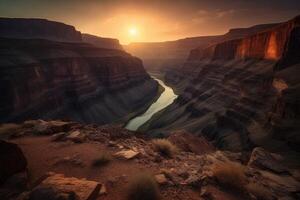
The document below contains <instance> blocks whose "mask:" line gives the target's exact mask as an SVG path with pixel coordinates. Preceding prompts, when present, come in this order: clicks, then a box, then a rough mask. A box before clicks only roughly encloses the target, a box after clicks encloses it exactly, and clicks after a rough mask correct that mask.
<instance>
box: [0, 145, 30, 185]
mask: <svg viewBox="0 0 300 200" xmlns="http://www.w3.org/2000/svg"><path fill="white" fill-rule="evenodd" d="M0 152H1V153H0V184H2V183H4V182H5V181H6V180H7V179H8V178H9V177H11V176H12V175H14V174H16V173H18V172H22V171H25V170H26V167H27V161H26V158H25V156H24V155H23V152H22V150H21V149H20V148H19V147H18V145H16V144H13V143H10V142H5V141H3V140H0Z"/></svg>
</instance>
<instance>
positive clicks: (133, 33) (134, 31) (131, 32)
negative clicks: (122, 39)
mask: <svg viewBox="0 0 300 200" xmlns="http://www.w3.org/2000/svg"><path fill="white" fill-rule="evenodd" d="M128 32H129V35H130V36H137V35H138V30H137V28H136V27H131V28H130V29H129V31H128Z"/></svg>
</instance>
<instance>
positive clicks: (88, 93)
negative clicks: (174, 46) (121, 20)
mask: <svg viewBox="0 0 300 200" xmlns="http://www.w3.org/2000/svg"><path fill="white" fill-rule="evenodd" d="M7 20H8V21H9V20H11V23H10V24H9V25H11V26H13V27H14V26H15V21H17V22H18V23H21V22H22V23H21V24H24V27H25V25H26V27H30V28H31V31H32V34H31V35H28V34H27V33H26V32H24V35H26V37H33V38H31V39H20V38H7V37H4V38H0V60H1V61H0V85H1V86H0V88H1V93H2V98H1V100H0V113H1V114H0V121H2V122H4V121H5V122H8V121H18V120H24V119H29V118H44V119H52V118H64V119H73V120H77V121H81V122H90V123H110V122H117V121H118V122H123V121H126V120H127V118H128V117H129V114H135V113H136V112H140V110H141V109H143V108H144V107H145V106H147V105H149V103H150V102H151V101H152V100H153V99H154V97H155V96H156V95H157V91H158V90H157V89H158V84H157V82H156V81H154V80H153V79H151V78H150V76H149V75H148V74H147V73H146V71H145V70H144V68H143V64H142V61H141V60H140V59H138V58H136V57H133V56H131V55H130V54H128V53H126V52H124V51H122V50H116V49H107V48H98V47H96V46H94V45H91V44H87V43H82V42H72V43H71V42H65V41H66V40H68V39H70V40H72V39H74V40H75V39H76V37H77V36H76V35H77V32H76V31H75V29H74V31H75V32H74V31H73V32H72V30H73V28H72V27H71V26H67V27H65V26H64V25H62V24H60V23H53V22H51V23H50V22H49V23H50V25H49V24H48V22H47V21H46V20H31V19H29V20H25V19H24V20H23V19H22V20H21V19H6V20H4V21H5V22H6V21H7ZM0 21H1V20H0ZM20 21H21V22H20ZM37 21H38V22H40V21H42V22H43V23H41V24H42V27H44V26H45V27H47V29H45V30H43V31H41V32H39V30H40V29H41V27H40V26H37V24H39V23H37ZM45 21H46V24H45ZM26 22H27V24H26ZM33 22H34V23H33ZM2 23H3V22H2ZM18 23H17V24H18ZM32 23H33V24H32ZM48 25H49V26H48ZM56 25H57V26H58V28H57V27H56ZM0 26H2V27H3V26H4V25H3V24H2V25H1V23H0ZM36 26H37V27H39V28H36ZM61 26H62V30H61V29H60V27H61ZM4 27H5V26H4ZM13 27H8V29H9V30H6V32H13V31H15V32H16V33H18V34H23V33H21V30H23V29H22V26H21V27H20V29H16V30H15V29H14V28H13ZM52 28H53V29H56V28H57V29H56V31H57V33H52V32H53V31H55V30H52ZM36 29H37V30H36ZM48 29H51V31H52V32H51V31H49V32H47V30H48ZM63 30H64V31H65V32H64V31H63ZM1 31H2V33H5V30H2V29H1ZM61 31H62V32H64V33H61V35H62V37H60V36H61V35H60V32H61ZM69 31H70V32H72V34H73V36H72V34H68V33H69ZM43 34H44V35H43ZM79 34H80V33H79ZM0 35H1V34H0ZM16 35H17V34H12V36H13V37H15V36H16ZM40 36H41V38H44V36H45V37H46V38H47V40H44V39H37V38H40ZM48 36H51V37H48ZM52 36H53V37H54V38H56V37H59V38H61V39H63V40H64V42H62V41H54V40H55V39H54V40H51V41H50V40H48V39H49V38H51V39H53V38H52ZM79 36H80V37H78V38H77V39H78V40H79V39H81V35H79ZM16 37H17V36H16Z"/></svg>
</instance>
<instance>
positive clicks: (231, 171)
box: [212, 161, 247, 191]
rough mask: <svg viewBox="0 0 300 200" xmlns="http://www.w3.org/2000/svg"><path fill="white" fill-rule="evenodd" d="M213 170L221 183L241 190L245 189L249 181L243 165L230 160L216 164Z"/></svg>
mask: <svg viewBox="0 0 300 200" xmlns="http://www.w3.org/2000/svg"><path fill="white" fill-rule="evenodd" d="M212 171H213V175H214V177H215V178H216V179H217V180H218V182H219V183H220V184H221V185H223V186H225V187H229V188H232V189H238V190H240V191H243V190H244V188H245V184H246V182H247V181H246V176H245V167H244V166H243V165H241V164H238V163H234V162H230V161H228V162H224V163H223V162H222V163H218V164H216V165H215V166H214V167H213V169H212Z"/></svg>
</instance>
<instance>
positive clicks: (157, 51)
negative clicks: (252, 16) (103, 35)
mask: <svg viewBox="0 0 300 200" xmlns="http://www.w3.org/2000/svg"><path fill="white" fill-rule="evenodd" d="M276 25H277V24H262V25H256V26H252V27H248V28H237V29H231V30H229V32H228V33H225V34H224V35H216V36H200V37H191V38H184V39H179V40H175V41H167V42H149V43H142V42H138V43H130V44H129V45H124V48H125V50H126V51H128V52H129V53H131V54H133V55H135V56H138V57H139V58H141V59H142V60H143V61H144V63H145V67H146V68H148V69H150V70H163V71H164V70H166V69H172V68H179V67H181V66H182V64H183V63H184V61H185V60H186V58H187V57H188V55H189V52H190V51H191V50H192V49H195V48H197V49H198V50H202V49H203V48H206V47H207V46H209V45H212V44H215V43H218V42H221V41H225V40H231V39H237V38H241V37H245V36H248V35H251V34H254V33H257V32H260V31H263V30H267V29H269V28H272V27H274V26H276Z"/></svg>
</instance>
